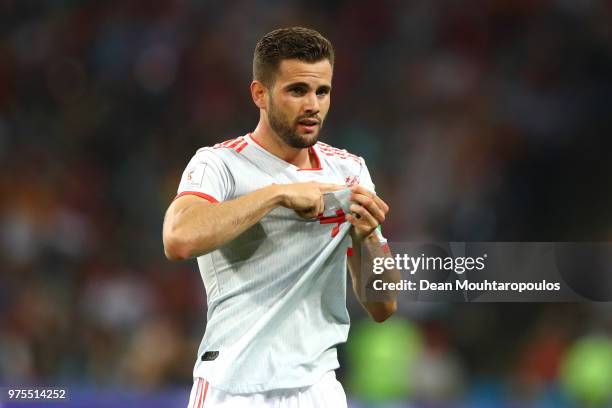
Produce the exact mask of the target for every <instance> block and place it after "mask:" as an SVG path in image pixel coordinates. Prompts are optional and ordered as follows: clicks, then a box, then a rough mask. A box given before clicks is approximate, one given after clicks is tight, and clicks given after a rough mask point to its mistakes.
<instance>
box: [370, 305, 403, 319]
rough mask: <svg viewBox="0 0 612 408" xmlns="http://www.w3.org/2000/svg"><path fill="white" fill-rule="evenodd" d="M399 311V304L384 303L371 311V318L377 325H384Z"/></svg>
mask: <svg viewBox="0 0 612 408" xmlns="http://www.w3.org/2000/svg"><path fill="white" fill-rule="evenodd" d="M396 311H397V302H383V303H381V304H380V305H378V307H376V308H373V309H372V310H370V316H372V319H373V320H374V321H375V322H376V323H382V322H384V321H385V320H387V319H388V318H389V317H391V316H392V315H393V314H394V313H395V312H396Z"/></svg>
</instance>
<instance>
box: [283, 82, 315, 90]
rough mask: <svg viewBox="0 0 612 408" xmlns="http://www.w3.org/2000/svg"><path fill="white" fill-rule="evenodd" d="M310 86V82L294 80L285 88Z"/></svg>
mask: <svg viewBox="0 0 612 408" xmlns="http://www.w3.org/2000/svg"><path fill="white" fill-rule="evenodd" d="M300 87H301V88H310V85H308V83H306V82H292V83H290V84H288V85H285V86H284V88H285V89H291V88H300Z"/></svg>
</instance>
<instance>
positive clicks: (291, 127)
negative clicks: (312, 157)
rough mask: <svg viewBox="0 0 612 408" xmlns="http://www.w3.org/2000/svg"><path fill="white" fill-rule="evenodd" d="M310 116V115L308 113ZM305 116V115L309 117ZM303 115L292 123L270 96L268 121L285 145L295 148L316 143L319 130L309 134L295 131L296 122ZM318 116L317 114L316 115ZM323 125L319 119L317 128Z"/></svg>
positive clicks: (302, 147) (306, 146)
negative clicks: (300, 133)
mask: <svg viewBox="0 0 612 408" xmlns="http://www.w3.org/2000/svg"><path fill="white" fill-rule="evenodd" d="M310 116H312V115H310ZM310 116H306V117H310ZM304 118H305V117H304V116H302V117H298V118H297V119H296V120H295V121H293V123H292V122H291V120H290V119H289V118H287V116H286V115H285V114H283V112H281V110H280V109H278V108H277V106H276V105H275V104H274V101H273V100H272V98H270V104H269V107H268V123H269V124H270V127H271V128H272V130H273V131H274V132H275V133H276V134H277V135H278V137H280V138H281V140H282V141H283V142H285V143H286V144H287V145H289V146H291V147H293V148H296V149H305V148H308V147H311V146H314V145H315V144H316V143H317V139H318V135H319V132H318V131H315V132H313V133H310V134H305V135H299V134H298V132H297V128H298V122H299V121H300V120H301V119H304ZM317 118H318V116H317ZM322 127H323V121H321V120H320V121H319V130H320V129H321V128H322Z"/></svg>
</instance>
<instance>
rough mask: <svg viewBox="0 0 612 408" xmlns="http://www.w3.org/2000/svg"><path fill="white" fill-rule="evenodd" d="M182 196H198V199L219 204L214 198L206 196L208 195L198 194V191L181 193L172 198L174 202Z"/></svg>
mask: <svg viewBox="0 0 612 408" xmlns="http://www.w3.org/2000/svg"><path fill="white" fill-rule="evenodd" d="M184 195H194V196H198V197H201V198H203V199H205V200H206V201H210V202H211V203H213V204H217V203H218V202H219V201H218V200H217V199H216V198H215V197H213V196H211V195H208V194H204V193H200V192H199V191H183V192H181V193H179V194H177V196H176V197H174V199H175V200H176V199H177V198H179V197H182V196H184ZM173 201H174V200H173Z"/></svg>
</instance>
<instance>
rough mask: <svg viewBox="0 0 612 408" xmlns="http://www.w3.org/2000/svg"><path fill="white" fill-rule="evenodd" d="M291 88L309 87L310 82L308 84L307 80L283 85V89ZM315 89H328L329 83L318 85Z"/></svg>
mask: <svg viewBox="0 0 612 408" xmlns="http://www.w3.org/2000/svg"><path fill="white" fill-rule="evenodd" d="M292 88H306V89H310V84H308V83H307V82H292V83H290V84H288V85H285V86H284V87H283V89H292ZM317 89H324V90H326V91H329V90H330V89H331V85H327V84H325V85H319V86H318V87H317Z"/></svg>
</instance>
